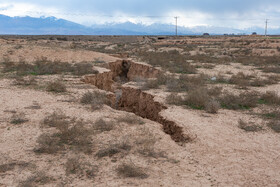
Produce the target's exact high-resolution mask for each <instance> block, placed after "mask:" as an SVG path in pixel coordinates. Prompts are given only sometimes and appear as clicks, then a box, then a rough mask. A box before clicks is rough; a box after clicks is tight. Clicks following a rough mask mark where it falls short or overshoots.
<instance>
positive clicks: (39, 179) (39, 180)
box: [19, 171, 54, 187]
mask: <svg viewBox="0 0 280 187" xmlns="http://www.w3.org/2000/svg"><path fill="white" fill-rule="evenodd" d="M52 181H54V179H53V178H52V177H49V176H47V175H46V173H45V172H42V171H41V172H37V173H36V174H34V175H32V176H30V177H28V178H27V179H26V180H25V181H22V182H20V183H19V187H35V186H39V185H45V184H48V183H50V182H52Z"/></svg>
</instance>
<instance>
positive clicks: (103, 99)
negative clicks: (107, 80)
mask: <svg viewBox="0 0 280 187" xmlns="http://www.w3.org/2000/svg"><path fill="white" fill-rule="evenodd" d="M80 102H81V103H82V104H85V105H86V104H90V105H91V108H92V109H93V110H98V109H100V108H101V107H102V106H103V105H105V104H106V105H109V104H110V101H109V99H108V98H107V95H106V94H104V93H101V92H98V91H95V92H86V93H84V94H83V96H82V98H81V100H80Z"/></svg>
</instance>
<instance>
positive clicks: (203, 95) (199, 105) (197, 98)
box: [186, 88, 210, 110]
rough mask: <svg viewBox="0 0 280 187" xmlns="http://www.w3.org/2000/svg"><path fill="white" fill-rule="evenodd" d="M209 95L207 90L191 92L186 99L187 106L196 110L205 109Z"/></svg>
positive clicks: (201, 89)
mask: <svg viewBox="0 0 280 187" xmlns="http://www.w3.org/2000/svg"><path fill="white" fill-rule="evenodd" d="M209 99H210V98H209V95H208V93H207V90H206V89H205V88H198V89H194V90H191V91H190V92H189V93H188V95H187V97H186V104H187V105H189V106H190V107H192V108H194V109H200V110H201V109H204V108H205V106H206V104H207V102H208V101H209Z"/></svg>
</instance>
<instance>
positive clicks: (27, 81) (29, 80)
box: [13, 76, 37, 86]
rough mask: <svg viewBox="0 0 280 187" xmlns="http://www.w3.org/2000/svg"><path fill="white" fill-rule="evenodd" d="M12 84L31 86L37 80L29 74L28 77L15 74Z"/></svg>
mask: <svg viewBox="0 0 280 187" xmlns="http://www.w3.org/2000/svg"><path fill="white" fill-rule="evenodd" d="M13 84H14V85H19V86H31V85H36V84H37V80H36V78H35V77H33V76H29V77H21V76H16V77H15V80H14V81H13Z"/></svg>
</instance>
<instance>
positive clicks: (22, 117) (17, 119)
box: [10, 113, 29, 125]
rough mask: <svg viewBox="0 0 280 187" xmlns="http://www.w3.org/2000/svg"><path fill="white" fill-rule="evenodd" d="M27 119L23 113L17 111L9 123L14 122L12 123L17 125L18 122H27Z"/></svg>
mask: <svg viewBox="0 0 280 187" xmlns="http://www.w3.org/2000/svg"><path fill="white" fill-rule="evenodd" d="M28 121H29V120H28V119H26V117H25V114H24V113H19V114H13V116H12V119H11V121H10V123H11V124H14V125H18V124H22V123H26V122H28Z"/></svg>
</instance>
